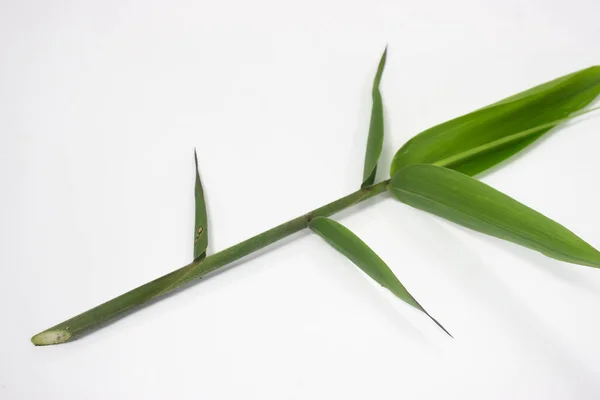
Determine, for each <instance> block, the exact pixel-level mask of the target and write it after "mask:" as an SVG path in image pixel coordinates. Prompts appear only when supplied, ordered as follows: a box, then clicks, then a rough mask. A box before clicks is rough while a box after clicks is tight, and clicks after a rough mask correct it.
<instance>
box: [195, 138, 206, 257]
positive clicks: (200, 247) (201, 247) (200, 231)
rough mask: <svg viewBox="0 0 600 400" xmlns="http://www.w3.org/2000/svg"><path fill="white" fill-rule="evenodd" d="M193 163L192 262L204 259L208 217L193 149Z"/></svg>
mask: <svg viewBox="0 0 600 400" xmlns="http://www.w3.org/2000/svg"><path fill="white" fill-rule="evenodd" d="M194 161H195V165H196V183H195V185H194V200H195V201H194V206H195V207H194V210H195V216H194V261H196V260H199V259H203V258H204V257H206V248H207V247H208V217H207V215H206V202H205V201H204V189H203V188H202V182H201V181H200V172H199V171H198V155H197V154H196V149H194Z"/></svg>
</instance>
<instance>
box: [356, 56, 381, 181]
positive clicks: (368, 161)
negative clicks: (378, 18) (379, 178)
mask: <svg viewBox="0 0 600 400" xmlns="http://www.w3.org/2000/svg"><path fill="white" fill-rule="evenodd" d="M386 60H387V47H386V48H385V50H384V51H383V54H382V55H381V59H380V60H379V65H378V66H377V72H376V73H375V78H374V79H373V89H372V91H371V96H372V98H373V105H372V106H371V120H370V122H369V136H368V139H367V150H366V154H365V164H364V169H363V182H362V185H361V187H362V188H365V187H367V186H371V185H372V184H373V183H374V182H375V175H376V173H377V163H378V162H379V157H380V156H381V150H382V149H383V135H384V121H383V100H382V98H381V91H380V90H379V84H380V83H381V77H382V76H383V70H384V69H385V62H386Z"/></svg>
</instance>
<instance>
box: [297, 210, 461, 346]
mask: <svg viewBox="0 0 600 400" xmlns="http://www.w3.org/2000/svg"><path fill="white" fill-rule="evenodd" d="M309 227H310V229H312V230H313V231H314V232H316V233H317V234H319V235H320V236H321V237H322V238H323V239H325V240H326V241H327V242H328V243H329V244H330V245H331V246H333V247H334V248H335V249H336V250H338V251H339V252H340V253H342V254H343V255H345V256H346V257H348V259H350V261H352V262H353V263H354V264H356V266H358V267H359V268H360V269H362V270H363V271H364V272H365V273H366V274H367V275H369V276H370V277H371V278H373V279H374V280H375V281H376V282H377V283H379V284H380V285H381V286H383V287H385V288H387V289H389V290H390V291H391V292H392V293H393V294H395V295H396V296H397V297H398V298H399V299H401V300H403V301H404V302H406V303H408V304H410V305H411V306H413V307H415V308H417V309H418V310H420V311H422V312H424V313H425V314H427V316H428V317H429V318H431V319H432V320H433V322H435V323H436V324H437V325H438V326H439V327H440V328H442V329H443V330H444V332H446V333H447V334H448V335H450V333H449V332H448V331H447V330H446V329H444V327H443V326H442V325H440V323H439V322H437V321H436V320H435V319H434V318H433V317H432V316H431V315H429V313H427V311H425V309H424V308H423V307H421V305H420V304H419V303H418V302H417V301H416V300H415V298H414V297H413V296H412V295H411V294H410V293H409V292H408V290H406V288H405V287H404V285H402V283H400V281H399V280H398V278H396V275H394V273H393V272H392V270H391V269H390V268H389V267H388V266H387V264H386V263H385V262H383V260H382V259H381V258H380V257H379V256H378V255H377V254H376V253H375V252H374V251H373V250H371V248H370V247H369V246H368V245H367V244H366V243H365V242H363V241H362V240H361V239H360V238H359V237H358V236H356V235H355V234H354V233H352V231H350V230H349V229H348V228H346V227H345V226H343V225H342V224H340V223H338V222H335V221H333V220H331V219H329V218H326V217H316V218H313V219H312V220H311V221H310V223H309ZM450 336H451V337H452V335H450Z"/></svg>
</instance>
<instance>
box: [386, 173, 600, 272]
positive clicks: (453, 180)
mask: <svg viewBox="0 0 600 400" xmlns="http://www.w3.org/2000/svg"><path fill="white" fill-rule="evenodd" d="M388 188H389V190H390V191H391V192H392V193H393V194H394V196H395V197H396V198H398V199H399V200H400V201H402V202H404V203H406V204H408V205H410V206H413V207H416V208H419V209H421V210H424V211H427V212H430V213H432V214H435V215H437V216H440V217H442V218H445V219H447V220H449V221H452V222H455V223H457V224H459V225H462V226H465V227H467V228H470V229H473V230H475V231H478V232H481V233H485V234H487V235H491V236H495V237H497V238H500V239H504V240H508V241H510V242H513V243H516V244H518V245H521V246H525V247H528V248H530V249H533V250H536V251H539V252H540V253H542V254H545V255H547V256H548V257H552V258H555V259H557V260H561V261H566V262H570V263H574V264H580V265H587V266H590V267H596V268H598V267H600V252H598V250H596V249H595V248H593V247H592V246H590V245H589V244H588V243H586V242H585V241H583V239H581V238H579V237H578V236H577V235H575V234H574V233H573V232H571V231H569V230H568V229H567V228H565V227H564V226H562V225H560V224H558V223H556V222H554V221H552V220H551V219H549V218H548V217H546V216H544V215H542V214H540V213H539V212H537V211H535V210H532V209H531V208H529V207H527V206H525V205H523V204H521V203H519V202H518V201H516V200H514V199H513V198H511V197H509V196H507V195H505V194H503V193H502V192H499V191H498V190H496V189H494V188H492V187H490V186H488V185H486V184H485V183H483V182H480V181H478V180H476V179H474V178H471V177H469V176H467V175H465V174H462V173H460V172H457V171H454V170H451V169H448V168H444V167H438V166H435V165H426V164H420V165H410V166H407V167H404V168H402V169H401V170H400V171H398V172H396V174H394V176H393V177H392V180H391V182H390V185H389V187H388Z"/></svg>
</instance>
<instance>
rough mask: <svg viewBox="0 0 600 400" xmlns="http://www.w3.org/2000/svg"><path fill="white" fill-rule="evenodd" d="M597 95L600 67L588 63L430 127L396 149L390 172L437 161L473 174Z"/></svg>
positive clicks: (531, 138) (539, 135)
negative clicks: (583, 67) (570, 72)
mask: <svg viewBox="0 0 600 400" xmlns="http://www.w3.org/2000/svg"><path fill="white" fill-rule="evenodd" d="M599 94H600V66H594V67H590V68H587V69H584V70H581V71H578V72H575V73H572V74H569V75H566V76H563V77H560V78H558V79H555V80H553V81H550V82H547V83H545V84H542V85H539V86H536V87H534V88H531V89H529V90H526V91H524V92H522V93H519V94H516V95H514V96H511V97H508V98H506V99H504V100H501V101H499V102H497V103H494V104H492V105H490V106H487V107H485V108H482V109H479V110H477V111H474V112H472V113H469V114H466V115H463V116H461V117H458V118H456V119H453V120H450V121H448V122H445V123H442V124H440V125H437V126H434V127H433V128H430V129H428V130H426V131H424V132H422V133H420V134H418V135H416V136H415V137H413V138H412V139H410V140H409V141H408V142H406V144H404V146H402V147H401V148H400V150H398V152H397V153H396V155H395V156H394V159H393V160H392V165H391V167H390V174H391V175H392V176H393V175H394V174H395V173H396V172H397V171H398V170H400V169H401V168H403V167H405V166H407V165H411V164H436V165H440V166H445V167H448V168H451V169H454V170H456V171H459V172H462V173H464V174H466V175H470V176H473V175H476V174H478V173H480V172H482V171H485V170H486V169H488V168H491V167H493V166H494V165H496V164H498V163H500V162H502V161H504V160H505V159H507V158H509V157H511V156H512V155H514V154H516V153H518V152H519V151H521V150H522V149H524V148H525V147H527V146H529V145H530V144H532V143H533V142H535V141H536V140H537V139H539V138H540V137H541V136H543V135H544V134H545V133H546V132H548V131H549V130H551V129H552V128H553V127H555V126H556V125H558V124H560V123H561V122H564V121H565V120H567V119H568V118H569V116H571V115H572V114H573V113H576V112H578V111H580V110H582V109H583V108H584V107H585V106H587V105H588V104H590V103H591V102H592V101H593V100H594V99H595V98H596V97H597V96H598V95H599Z"/></svg>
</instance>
